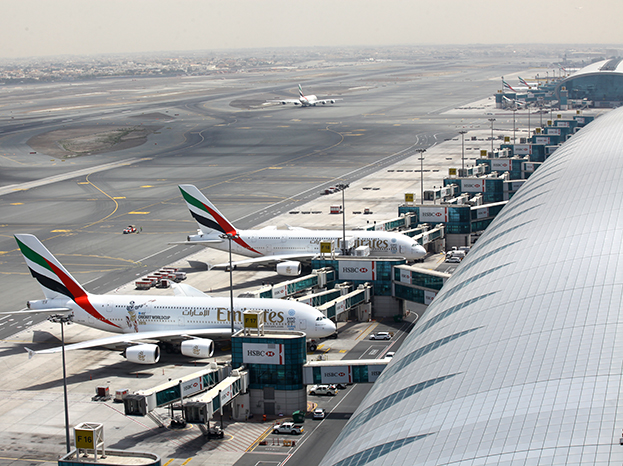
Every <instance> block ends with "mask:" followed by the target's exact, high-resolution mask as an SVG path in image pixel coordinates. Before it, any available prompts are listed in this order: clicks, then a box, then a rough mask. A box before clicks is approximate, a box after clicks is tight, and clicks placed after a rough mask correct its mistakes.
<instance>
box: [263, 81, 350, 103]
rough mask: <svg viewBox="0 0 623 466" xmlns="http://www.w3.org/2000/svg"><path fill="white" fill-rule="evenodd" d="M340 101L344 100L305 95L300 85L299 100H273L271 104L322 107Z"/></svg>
mask: <svg viewBox="0 0 623 466" xmlns="http://www.w3.org/2000/svg"><path fill="white" fill-rule="evenodd" d="M338 100H342V99H336V98H329V99H319V98H318V97H316V96H315V95H313V94H310V95H305V94H303V87H302V86H301V85H300V84H299V98H298V99H283V100H271V101H270V102H273V103H277V102H279V103H280V104H282V105H287V104H294V105H300V106H301V107H315V106H316V105H318V104H321V105H326V104H334V103H335V102H337V101H338Z"/></svg>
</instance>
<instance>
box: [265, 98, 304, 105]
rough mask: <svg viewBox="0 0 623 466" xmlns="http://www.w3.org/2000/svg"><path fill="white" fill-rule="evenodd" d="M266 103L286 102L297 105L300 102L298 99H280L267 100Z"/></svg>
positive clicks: (283, 103)
mask: <svg viewBox="0 0 623 466" xmlns="http://www.w3.org/2000/svg"><path fill="white" fill-rule="evenodd" d="M267 103H269V104H282V105H286V104H294V105H299V104H300V103H301V101H300V100H299V99H282V100H268V101H267Z"/></svg>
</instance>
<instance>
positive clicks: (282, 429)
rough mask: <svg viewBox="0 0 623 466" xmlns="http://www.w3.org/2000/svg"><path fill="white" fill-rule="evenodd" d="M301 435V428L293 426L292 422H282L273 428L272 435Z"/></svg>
mask: <svg viewBox="0 0 623 466" xmlns="http://www.w3.org/2000/svg"><path fill="white" fill-rule="evenodd" d="M302 433H303V427H301V426H297V425H295V424H294V423H293V422H284V423H282V424H277V425H276V426H273V434H292V435H298V434H302Z"/></svg>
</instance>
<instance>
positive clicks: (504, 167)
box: [491, 146, 517, 172]
mask: <svg viewBox="0 0 623 466" xmlns="http://www.w3.org/2000/svg"><path fill="white" fill-rule="evenodd" d="M515 147H517V146H515ZM510 169H511V161H510V160H509V159H493V160H491V171H492V172H507V171H510Z"/></svg>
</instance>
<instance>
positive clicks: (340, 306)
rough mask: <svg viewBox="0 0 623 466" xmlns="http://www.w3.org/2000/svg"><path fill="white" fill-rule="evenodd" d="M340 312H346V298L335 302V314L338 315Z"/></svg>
mask: <svg viewBox="0 0 623 466" xmlns="http://www.w3.org/2000/svg"><path fill="white" fill-rule="evenodd" d="M342 312H346V300H343V301H338V302H337V303H335V315H340V314H341V313H342Z"/></svg>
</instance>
